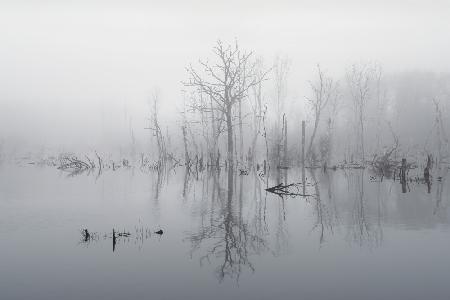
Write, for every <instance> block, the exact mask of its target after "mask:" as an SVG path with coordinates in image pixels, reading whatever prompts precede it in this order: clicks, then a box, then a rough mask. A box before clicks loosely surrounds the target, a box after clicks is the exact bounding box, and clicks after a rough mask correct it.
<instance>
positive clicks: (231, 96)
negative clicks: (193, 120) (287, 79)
mask: <svg viewBox="0 0 450 300" xmlns="http://www.w3.org/2000/svg"><path fill="white" fill-rule="evenodd" d="M213 52H214V62H208V61H206V62H205V61H202V60H200V61H199V64H200V67H201V72H200V71H197V70H196V69H195V68H194V67H193V66H192V65H191V66H189V67H188V68H187V72H188V75H189V80H188V81H187V82H184V85H185V86H190V87H194V88H196V89H197V91H198V92H199V93H203V94H206V95H208V96H209V97H210V99H211V101H212V102H214V107H213V109H212V110H213V111H215V112H218V116H216V120H218V121H220V120H221V119H222V118H224V119H225V123H226V129H227V146H228V147H227V153H228V156H227V159H228V163H229V165H230V166H232V165H233V160H234V159H233V156H234V155H233V151H234V141H233V138H234V136H233V125H234V123H233V110H234V108H235V106H236V104H238V105H239V103H240V102H241V101H242V100H243V99H245V98H246V97H247V95H248V91H249V89H250V88H252V87H253V86H255V85H257V84H259V83H260V82H261V81H263V80H264V78H265V76H266V75H267V72H265V73H263V75H262V76H256V74H255V62H254V60H253V53H252V52H246V51H242V50H241V49H240V48H239V46H238V44H237V42H236V43H235V45H234V46H231V45H227V46H225V45H223V44H222V42H221V41H218V42H217V45H216V46H215V47H214V48H213ZM200 109H202V110H205V109H206V110H210V108H207V107H206V106H205V107H202V108H200Z"/></svg>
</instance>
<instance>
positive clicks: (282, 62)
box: [273, 56, 290, 166]
mask: <svg viewBox="0 0 450 300" xmlns="http://www.w3.org/2000/svg"><path fill="white" fill-rule="evenodd" d="M289 68H290V60H289V58H287V57H285V58H282V57H280V56H277V57H276V58H275V63H274V66H273V71H274V80H275V93H276V99H275V100H276V109H277V111H276V113H277V119H276V124H275V125H276V128H275V132H276V138H275V141H276V143H277V144H276V151H277V153H276V157H277V165H278V166H279V165H280V164H281V148H282V142H283V133H282V132H281V133H280V129H281V128H282V127H283V126H284V122H283V124H282V118H283V115H284V113H285V111H284V109H285V108H284V103H285V100H286V96H287V76H288V73H289Z"/></svg>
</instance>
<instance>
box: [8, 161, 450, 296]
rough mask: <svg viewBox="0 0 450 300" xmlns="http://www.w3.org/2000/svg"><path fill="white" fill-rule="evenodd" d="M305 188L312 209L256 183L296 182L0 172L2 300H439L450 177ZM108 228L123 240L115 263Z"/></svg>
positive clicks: (448, 255) (343, 176) (324, 180)
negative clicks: (429, 181)
mask: <svg viewBox="0 0 450 300" xmlns="http://www.w3.org/2000/svg"><path fill="white" fill-rule="evenodd" d="M286 177H287V179H286ZM307 178H308V182H309V183H310V184H311V185H309V186H308V187H307V193H310V194H315V195H317V196H316V197H308V198H304V197H298V196H297V197H285V198H284V199H283V198H281V197H278V196H276V195H273V194H269V193H267V192H266V191H265V187H266V185H267V184H268V185H269V186H272V185H275V184H276V183H278V182H281V181H286V180H287V182H299V181H300V180H301V175H300V173H299V171H297V170H290V171H289V172H288V173H287V174H286V173H285V172H282V173H281V174H276V173H274V174H271V176H270V178H269V180H268V182H266V180H267V179H266V178H264V177H262V176H259V175H258V174H254V173H250V174H249V175H247V176H239V175H238V174H228V173H227V172H225V171H222V172H221V173H220V175H219V174H216V173H208V172H203V173H200V174H198V175H197V174H190V175H187V174H186V172H185V170H184V169H183V168H178V169H175V170H172V171H170V172H169V173H167V174H160V176H158V174H157V173H155V172H147V173H145V172H142V171H140V170H138V169H136V170H133V169H128V170H118V171H116V172H112V171H108V172H105V173H104V174H103V175H102V176H100V177H98V178H96V176H95V174H91V175H87V174H81V175H79V176H67V173H64V172H59V171H58V170H55V169H54V168H50V167H44V168H39V167H34V166H15V165H7V164H6V165H2V166H0V270H1V271H0V299H46V300H48V299H449V298H450V284H449V282H450V281H449V278H450V230H449V229H450V226H449V225H450V209H449V196H450V192H449V188H450V186H449V185H450V184H449V180H450V179H448V180H446V178H445V176H444V178H443V179H442V180H441V181H438V180H434V182H433V185H432V187H431V191H430V193H428V191H427V186H426V185H424V184H419V183H410V184H409V186H408V191H407V193H402V187H401V185H400V184H399V183H398V182H393V181H389V180H384V181H383V182H379V181H377V180H374V179H373V178H371V174H370V172H369V171H368V170H365V171H362V170H352V171H336V172H332V171H331V172H328V174H324V173H323V172H321V171H316V172H315V174H311V173H308V174H307ZM316 182H317V185H313V184H314V183H316ZM82 228H87V229H88V230H89V231H90V232H91V233H92V234H93V236H94V238H93V239H91V240H90V241H87V242H85V241H83V239H82V235H81V233H80V230H81V229H82ZM113 228H114V229H115V230H118V231H124V230H125V231H127V232H130V234H131V235H130V236H129V237H119V238H117V241H116V245H115V249H114V252H113V240H112V238H111V235H112V229H113ZM160 228H161V229H163V231H164V234H163V235H162V236H158V235H157V234H154V233H153V232H154V231H156V230H158V229H160Z"/></svg>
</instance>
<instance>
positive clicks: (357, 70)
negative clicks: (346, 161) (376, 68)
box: [347, 64, 373, 164]
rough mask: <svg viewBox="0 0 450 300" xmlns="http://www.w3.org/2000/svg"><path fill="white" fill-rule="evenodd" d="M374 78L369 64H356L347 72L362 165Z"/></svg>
mask: <svg viewBox="0 0 450 300" xmlns="http://www.w3.org/2000/svg"><path fill="white" fill-rule="evenodd" d="M372 78H373V68H372V67H371V66H370V65H368V64H354V65H352V67H351V69H350V71H348V72H347V83H348V85H349V90H350V93H351V96H352V101H353V109H354V112H355V121H356V124H357V128H358V131H357V136H358V141H357V144H359V145H358V148H359V152H360V154H361V160H362V163H363V164H364V163H365V144H364V132H365V120H366V108H367V102H368V100H369V91H370V84H371V81H372Z"/></svg>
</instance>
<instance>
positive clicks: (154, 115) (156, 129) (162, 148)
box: [145, 90, 167, 164]
mask: <svg viewBox="0 0 450 300" xmlns="http://www.w3.org/2000/svg"><path fill="white" fill-rule="evenodd" d="M152 100H153V103H152V108H151V117H150V119H149V120H150V126H149V127H147V128H145V129H149V130H152V131H153V135H154V136H155V137H156V142H157V145H158V162H159V163H160V164H163V163H164V162H165V161H166V158H167V151H166V145H165V141H164V136H163V134H162V131H161V127H160V125H159V120H158V102H159V92H158V90H155V91H154V92H153V95H152Z"/></svg>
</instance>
